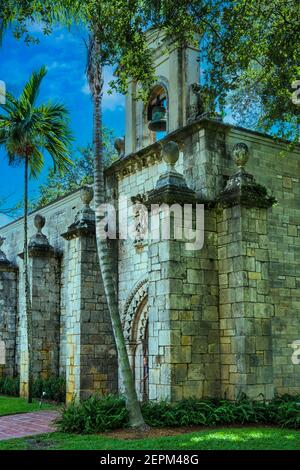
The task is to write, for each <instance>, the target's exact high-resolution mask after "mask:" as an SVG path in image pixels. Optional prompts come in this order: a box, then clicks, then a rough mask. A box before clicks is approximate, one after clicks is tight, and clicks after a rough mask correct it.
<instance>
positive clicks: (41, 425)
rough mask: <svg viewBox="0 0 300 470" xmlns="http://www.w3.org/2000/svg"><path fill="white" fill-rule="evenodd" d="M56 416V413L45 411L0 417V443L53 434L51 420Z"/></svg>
mask: <svg viewBox="0 0 300 470" xmlns="http://www.w3.org/2000/svg"><path fill="white" fill-rule="evenodd" d="M58 414H59V413H58V412H57V411H48V410H47V411H46V410H45V411H36V412H35V413H20V414H17V415H10V416H0V441H3V440H4V439H13V438H15V437H24V436H33V435H35V434H43V433H48V432H53V431H55V426H54V424H53V420H54V419H55V418H56V417H57V416H58Z"/></svg>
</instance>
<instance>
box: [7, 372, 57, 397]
mask: <svg viewBox="0 0 300 470" xmlns="http://www.w3.org/2000/svg"><path fill="white" fill-rule="evenodd" d="M43 393H45V396H44V398H45V399H46V400H54V401H57V402H64V401H65V396H66V381H65V379H63V378H62V377H49V378H48V379H42V378H38V379H36V380H35V381H34V382H33V387H32V396H33V397H34V398H41V397H42V395H43ZM0 394H2V395H10V396H15V397H16V396H19V395H20V377H2V378H1V377H0Z"/></svg>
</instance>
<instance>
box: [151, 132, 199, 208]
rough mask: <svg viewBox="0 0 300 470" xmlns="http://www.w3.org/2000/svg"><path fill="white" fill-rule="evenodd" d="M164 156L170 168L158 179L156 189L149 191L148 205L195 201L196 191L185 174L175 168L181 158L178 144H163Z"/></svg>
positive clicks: (171, 142) (170, 142)
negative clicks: (189, 185)
mask: <svg viewBox="0 0 300 470" xmlns="http://www.w3.org/2000/svg"><path fill="white" fill-rule="evenodd" d="M162 158H163V160H164V161H165V162H166V164H167V165H168V168H167V171H166V172H165V173H163V174H162V175H161V176H160V178H159V179H158V181H157V183H156V186H155V189H153V190H152V191H150V192H149V193H148V199H147V205H151V204H156V203H160V204H161V203H163V202H165V203H167V204H173V203H182V204H184V203H193V202H195V200H196V193H195V192H194V191H193V190H192V189H190V188H189V187H188V186H187V183H186V180H185V178H184V176H183V175H182V174H181V173H178V172H177V171H176V170H175V165H176V163H177V161H178V158H179V146H178V144H177V143H176V142H173V141H169V142H166V143H165V144H164V145H163V146H162Z"/></svg>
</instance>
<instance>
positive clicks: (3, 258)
mask: <svg viewBox="0 0 300 470" xmlns="http://www.w3.org/2000/svg"><path fill="white" fill-rule="evenodd" d="M5 240H6V238H5V237H1V236H0V264H7V263H8V260H7V258H6V254H5V253H4V252H3V251H2V250H1V246H2V245H3V243H4V242H5Z"/></svg>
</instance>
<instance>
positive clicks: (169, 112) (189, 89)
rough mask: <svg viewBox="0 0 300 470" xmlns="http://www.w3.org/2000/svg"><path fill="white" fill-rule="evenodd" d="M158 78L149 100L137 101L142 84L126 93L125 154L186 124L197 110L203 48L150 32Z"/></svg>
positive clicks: (150, 42)
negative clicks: (196, 88) (197, 86)
mask: <svg viewBox="0 0 300 470" xmlns="http://www.w3.org/2000/svg"><path fill="white" fill-rule="evenodd" d="M146 34H147V40H148V43H149V47H150V49H151V50H152V57H153V63H154V67H155V74H156V77H157V81H156V83H154V85H153V87H152V89H151V90H150V92H149V98H148V101H147V103H143V102H142V101H141V100H137V98H136V97H137V93H138V88H139V84H138V83H136V82H134V81H132V82H130V84H129V87H128V92H127V95H126V137H125V155H129V154H131V153H134V152H137V151H139V150H141V149H142V148H144V147H147V146H148V145H150V144H152V143H153V142H155V141H156V140H159V139H160V138H162V137H163V135H164V134H165V133H167V134H168V133H170V132H172V131H175V130H176V129H179V128H180V127H182V126H185V125H186V124H187V123H188V122H189V121H190V120H192V119H193V115H195V113H196V109H197V103H198V97H197V95H196V93H195V86H196V85H198V84H199V80H200V65H199V62H200V51H199V49H198V48H195V47H194V46H192V45H191V46H185V47H179V46H178V45H177V44H174V43H173V42H172V40H171V39H170V38H166V37H165V35H164V34H163V33H162V32H160V31H157V30H154V29H151V30H149V31H148V32H147V33H146Z"/></svg>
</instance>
